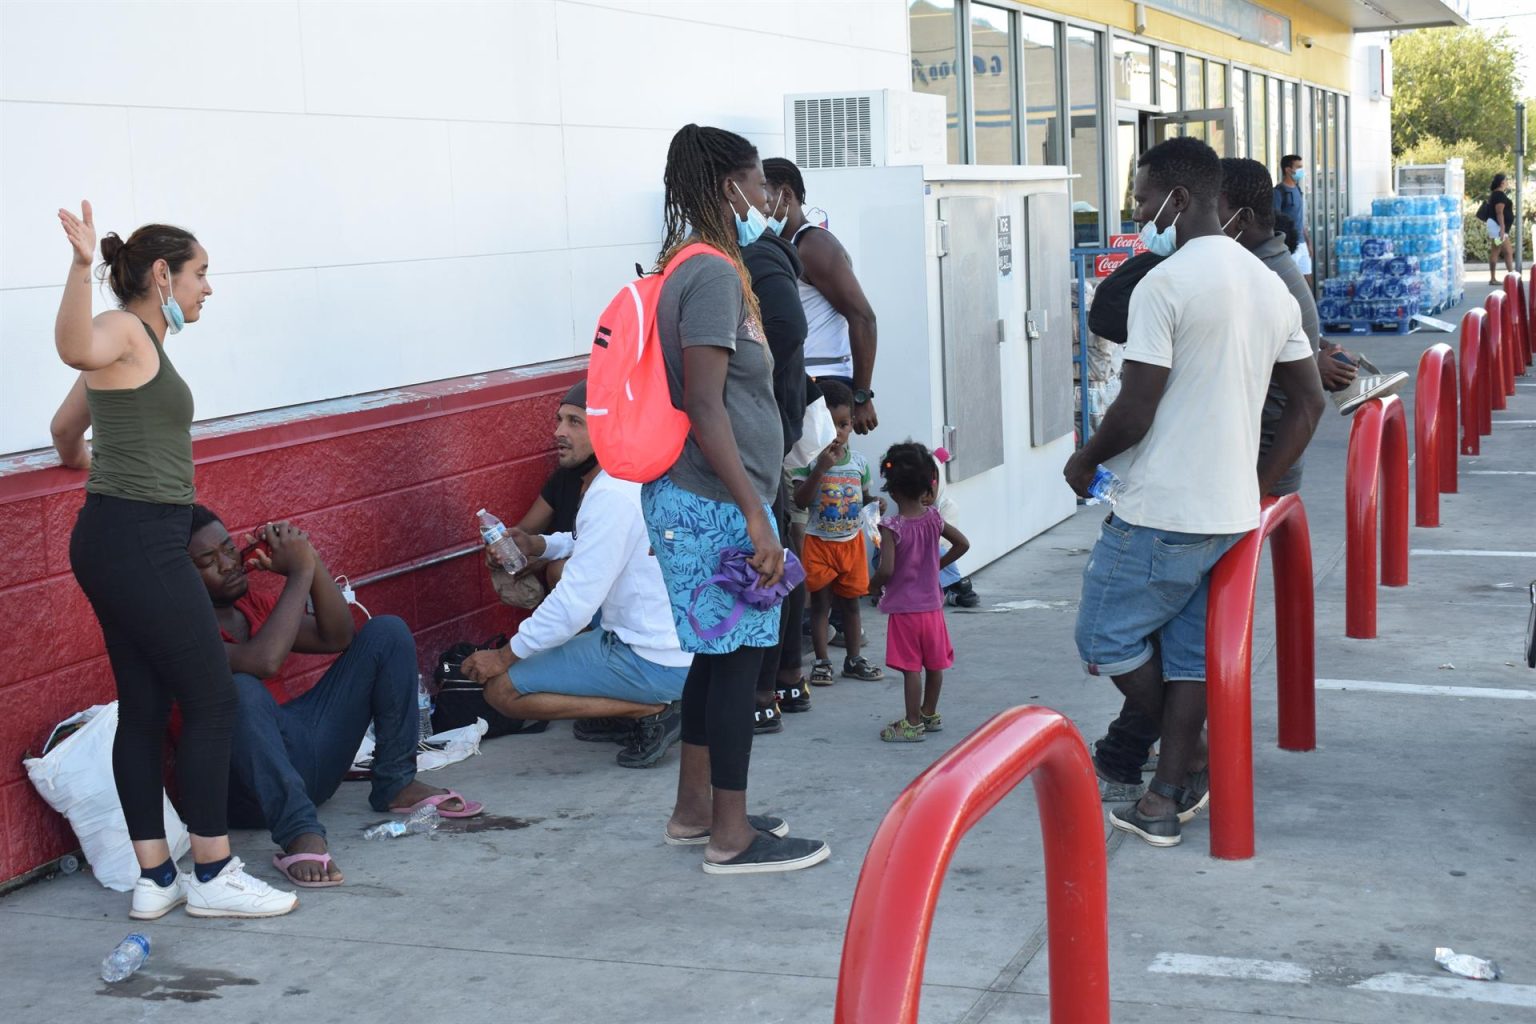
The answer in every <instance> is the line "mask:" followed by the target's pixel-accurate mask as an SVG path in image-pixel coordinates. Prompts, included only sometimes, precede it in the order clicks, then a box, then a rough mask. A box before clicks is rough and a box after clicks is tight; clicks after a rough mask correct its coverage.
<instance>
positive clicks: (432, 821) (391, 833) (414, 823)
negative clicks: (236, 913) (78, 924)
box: [129, 804, 443, 938]
mask: <svg viewBox="0 0 1536 1024" xmlns="http://www.w3.org/2000/svg"><path fill="white" fill-rule="evenodd" d="M442 822H443V819H442V818H441V816H439V815H438V813H437V807H436V806H435V805H433V804H428V805H427V806H425V807H422V808H420V809H419V810H415V811H412V812H411V813H410V815H409V816H407V817H406V818H405V819H404V820H402V821H384V822H380V823H379V824H377V825H375V826H373V828H370V829H369V830H368V831H366V832H364V833H363V838H364V839H397V838H399V837H400V836H409V835H415V834H416V833H418V832H436V831H437V826H439V825H441V824H442ZM129 938H133V936H131V935H130V936H129Z"/></svg>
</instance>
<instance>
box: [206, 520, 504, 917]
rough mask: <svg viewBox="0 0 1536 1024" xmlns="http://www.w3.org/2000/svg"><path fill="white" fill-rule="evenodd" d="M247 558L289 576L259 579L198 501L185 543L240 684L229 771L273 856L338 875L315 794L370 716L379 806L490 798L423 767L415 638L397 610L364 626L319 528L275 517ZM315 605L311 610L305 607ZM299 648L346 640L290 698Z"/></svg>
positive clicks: (246, 814)
mask: <svg viewBox="0 0 1536 1024" xmlns="http://www.w3.org/2000/svg"><path fill="white" fill-rule="evenodd" d="M246 539H247V541H256V540H259V541H261V542H264V543H265V544H266V545H267V548H268V551H263V550H261V549H260V548H257V549H256V550H255V551H254V552H252V555H253V557H251V559H250V562H251V565H250V566H249V567H250V568H254V569H256V570H258V571H261V572H268V573H272V574H274V575H277V576H280V577H282V579H283V590H282V593H281V595H279V596H278V597H273V596H272V595H271V594H264V593H260V592H252V591H251V583H250V577H249V575H248V573H247V572H246V570H247V565H246V564H245V563H244V561H243V560H242V558H241V554H242V551H241V549H240V548H237V547H236V546H235V542H234V539H233V538H231V537H230V535H229V531H228V530H227V529H225V527H224V523H223V521H222V520H221V519H220V518H219V516H218V514H217V513H215V512H214V511H213V510H212V509H209V508H206V507H204V506H202V505H195V506H193V508H192V538H191V540H190V541H188V543H187V554H188V555H189V556H190V558H191V560H192V564H193V565H195V566H196V567H197V571H198V574H199V575H200V576H201V578H202V581H203V586H204V587H205V588H206V589H207V591H208V597H209V599H210V600H211V601H212V602H213V608H214V614H215V615H216V616H217V617H218V620H219V632H220V634H221V636H222V638H223V640H224V651H225V654H226V656H227V657H228V660H229V667H230V670H231V671H232V672H233V673H234V680H235V690H236V692H237V693H238V694H239V698H240V714H239V716H238V717H237V718H236V720H235V733H234V743H233V746H232V755H231V764H230V767H231V771H230V782H229V785H230V818H231V820H233V821H234V823H235V824H236V825H237V826H238V827H240V828H264V829H267V830H268V831H269V832H270V833H271V835H272V841H273V842H274V843H276V844H277V845H278V846H280V847H282V849H283V852H282V853H281V854H278V855H276V856H274V857H273V858H272V865H273V867H275V868H277V869H278V870H279V871H281V872H282V873H283V874H284V875H286V876H288V880H289V881H290V882H292V883H293V884H294V885H298V886H302V887H304V888H307V889H318V888H324V887H327V886H334V885H340V884H341V883H342V881H343V880H344V879H343V876H342V873H341V869H340V868H338V867H337V866H336V863H335V861H334V860H332V858H331V852H330V845H329V842H328V840H327V838H326V832H325V826H323V825H322V824H320V815H319V812H318V811H317V810H316V807H317V806H318V805H320V804H323V803H325V802H326V801H327V800H329V799H330V798H331V797H332V796H333V795H334V794H335V793H336V789H337V787H339V786H340V785H341V781H342V779H344V778H346V775H347V771H348V770H349V769H350V768H351V767H352V761H353V759H354V758H355V757H356V756H357V750H358V745H359V744H361V743H362V741H363V735H364V734H365V733H366V732H367V731H368V728H369V726H370V725H371V726H372V727H373V735H374V740H375V743H374V748H373V751H374V752H373V770H372V776H373V792H372V794H371V795H370V796H369V801H368V802H369V805H370V806H371V807H372V808H373V809H374V810H375V811H389V812H390V813H392V814H410V813H411V812H412V811H415V810H416V809H417V808H419V807H423V806H426V805H428V804H431V805H433V806H436V807H437V809H438V812H439V813H441V814H442V815H443V817H445V818H470V817H474V816H475V815H477V814H479V813H480V812H481V810H482V809H483V808H482V807H481V805H480V804H477V803H473V802H471V801H466V800H465V799H464V798H463V797H462V796H460V795H459V794H458V793H455V792H453V791H452V790H447V789H438V788H437V787H435V786H428V785H426V784H425V783H422V782H418V781H416V749H417V745H418V740H419V739H420V736H419V735H418V729H419V725H418V722H419V717H418V715H417V713H416V691H417V687H418V685H419V680H418V676H417V673H416V640H415V638H413V637H412V636H411V631H410V629H409V628H408V627H407V626H406V624H405V623H404V622H403V621H401V620H400V619H398V618H396V617H395V616H393V615H380V616H378V617H376V618H372V619H369V620H368V621H367V622H366V623H364V624H363V627H362V628H361V629H356V628H354V625H353V622H352V609H351V607H350V606H349V605H348V604H347V602H346V600H345V599H344V598H343V597H342V596H341V590H340V589H339V588H338V587H337V586H336V583H335V581H334V580H333V579H332V578H331V574H330V571H329V570H328V569H326V567H325V563H324V562H322V561H321V560H320V555H319V553H318V552H316V551H315V548H314V545H312V544H311V543H310V542H309V535H308V534H306V533H305V532H304V531H303V530H300V529H298V528H297V527H295V526H292V525H291V524H289V523H282V522H279V523H270V524H268V525H266V526H263V527H262V528H261V529H260V530H259V531H257V536H256V537H248V538H246ZM309 608H313V611H310V610H308V609H309ZM290 654H339V655H340V657H339V658H337V659H336V660H335V661H334V662H332V663H331V666H330V667H329V668H328V669H326V672H325V675H323V676H321V677H320V680H319V682H317V683H315V685H314V686H312V687H311V688H310V689H309V690H307V691H305V693H304V694H303V695H302V696H300V697H297V698H294V699H289V696H288V689H287V687H286V686H284V685H283V681H282V672H283V663H284V662H285V661H287V660H288V656H289V655H290Z"/></svg>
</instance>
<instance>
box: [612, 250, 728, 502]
mask: <svg viewBox="0 0 1536 1024" xmlns="http://www.w3.org/2000/svg"><path fill="white" fill-rule="evenodd" d="M706 253H707V254H711V255H714V256H718V257H719V258H720V259H726V258H727V257H726V255H725V254H724V253H722V252H721V251H720V250H719V249H716V248H715V247H713V246H710V245H705V244H704V243H702V242H695V243H694V244H692V245H688V246H684V247H683V248H682V249H680V250H679V251H678V252H677V253H676V254H674V255H673V257H672V259H671V260H670V261H669V262H668V263H667V266H666V269H665V270H663V271H662V272H661V273H659V274H650V275H647V276H645V277H642V278H639V279H638V280H635V281H632V282H630V283H629V284H627V285H625V286H624V288H623V289H622V290H621V291H620V292H619V294H617V295H615V296H614V297H613V301H612V302H610V303H608V308H607V309H605V310H603V315H602V316H601V317H600V318H599V319H598V321H597V334H596V335H595V336H594V337H593V339H592V360H591V363H590V365H589V366H588V367H587V431H588V434H589V435H590V437H591V439H592V450H593V452H594V453H596V455H597V462H598V465H600V466H602V467H603V471H604V472H605V473H607V474H608V475H609V476H612V477H615V478H617V479H619V480H630V481H633V482H635V483H650V482H651V481H652V480H655V479H658V478H659V477H661V476H662V475H663V474H665V473H666V472H667V470H669V469H671V468H672V466H673V464H674V463H676V462H677V459H678V456H680V455H681V454H682V452H683V443H684V442H685V441H687V440H688V430H689V423H688V414H687V413H685V412H683V410H681V409H679V408H677V407H676V406H675V405H673V404H672V391H671V388H670V387H669V386H668V383H667V367H666V363H665V361H664V360H663V359H662V355H661V334H660V332H659V331H658V330H657V327H656V307H657V306H658V305H659V304H660V302H661V289H662V287H663V286H664V285H665V284H666V283H667V278H668V277H670V276H671V275H672V271H674V270H676V269H677V268H678V267H680V266H682V265H683V263H684V261H686V260H687V259H689V258H690V257H693V256H699V255H703V254H706Z"/></svg>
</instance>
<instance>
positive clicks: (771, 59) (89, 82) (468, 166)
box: [0, 0, 908, 453]
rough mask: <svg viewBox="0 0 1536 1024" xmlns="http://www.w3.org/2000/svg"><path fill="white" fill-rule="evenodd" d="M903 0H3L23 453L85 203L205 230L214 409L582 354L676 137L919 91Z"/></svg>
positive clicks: (7, 394) (651, 203)
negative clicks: (834, 92) (706, 67)
mask: <svg viewBox="0 0 1536 1024" xmlns="http://www.w3.org/2000/svg"><path fill="white" fill-rule="evenodd" d="M906 11H907V5H906V2H905V0H840V2H831V0H829V2H818V3H812V2H807V0H795V2H790V3H778V4H767V3H747V4H736V3H729V2H715V0H708V2H702V0H701V2H694V0H657V2H650V0H644V2H641V0H506V2H494V3H480V2H442V3H435V2H427V0H350V2H337V0H220V2H216V3H213V2H210V3H180V2H170V0H165V2H161V0H121V2H113V3H63V2H27V0H16V2H12V0H4V2H0V154H3V158H0V453H5V452H13V451H18V450H21V449H25V448H30V447H36V446H41V445H44V444H46V443H47V440H48V431H47V426H48V418H49V416H50V415H51V414H52V412H53V409H54V407H55V406H56V405H57V402H58V400H59V398H60V397H62V394H63V391H64V390H65V389H66V388H67V386H68V383H69V381H70V380H71V379H72V373H71V371H69V370H68V369H67V368H65V367H63V366H62V365H61V364H60V363H59V362H58V359H57V357H56V356H55V354H54V351H53V344H52V334H53V318H54V315H55V312H56V310H57V303H58V296H59V291H60V285H61V283H62V281H63V274H64V273H65V271H66V269H67V262H66V261H67V260H68V248H67V245H66V243H65V241H64V239H63V235H62V232H61V231H60V230H59V227H58V223H57V219H56V217H55V213H54V211H55V210H56V209H57V208H58V207H59V206H61V205H65V204H78V202H79V200H80V199H81V198H82V197H84V198H89V199H91V200H92V202H93V204H94V205H95V207H96V215H97V216H96V219H97V227H98V231H99V233H102V234H104V233H105V232H106V231H108V230H115V231H118V232H119V233H121V234H123V235H124V236H125V237H126V236H127V235H128V233H130V232H131V231H132V230H133V229H134V228H135V227H137V226H138V225H139V224H141V223H144V222H146V221H150V220H160V221H167V222H170V223H175V224H181V225H184V226H186V227H188V228H190V229H191V230H193V231H194V232H196V233H197V234H198V236H199V238H201V239H202V240H203V242H204V244H205V245H206V246H207V248H208V250H209V253H210V256H211V257H212V277H211V280H212V283H213V287H214V296H213V298H212V299H211V300H210V302H209V304H208V306H207V308H206V310H205V312H206V314H207V318H206V320H205V321H204V322H203V323H201V324H198V325H196V326H195V327H192V328H190V329H189V330H188V331H187V332H186V333H185V334H183V335H182V336H180V337H179V338H177V339H174V340H173V342H172V347H171V354H172V358H173V359H174V360H175V361H176V363H177V366H178V367H179V368H183V370H184V372H185V373H186V375H187V377H188V380H189V381H190V382H191V384H192V387H193V391H194V393H195V394H196V396H197V402H198V415H199V418H208V417H213V416H222V415H229V414H234V413H240V412H251V411H256V410H260V409H268V408H275V407H280V406H285V405H292V404H296V403H300V402H307V401H312V400H317V399H323V398H330V397H335V396H338V395H345V394H356V393H359V392H364V391H370V390H377V389H381V388H388V387H395V386H400V385H404V384H411V383H418V382H421V381H425V380H434V379H440V378H444V377H449V376H455V375H460V374H465V373H474V372H479V371H483V370H490V369H497V368H500V367H504V366H514V365H519V364H527V363H534V362H543V361H547V360H550V359H556V358H562V357H564V356H568V355H572V354H584V353H586V352H587V351H588V349H589V346H590V343H591V332H592V328H593V325H594V324H595V323H596V318H597V315H598V313H599V312H601V310H602V307H603V306H604V305H605V304H606V303H607V302H608V300H609V299H611V298H612V297H613V295H614V293H615V292H616V291H617V290H618V289H619V288H620V287H621V286H622V285H623V284H624V283H625V282H626V281H628V280H630V279H631V278H632V277H633V276H634V265H635V264H636V263H637V262H639V263H641V264H643V265H645V266H647V267H649V266H650V264H651V262H652V261H653V260H654V259H655V256H656V249H657V247H658V243H659V241H660V235H661V230H662V220H661V198H662V188H661V174H662V166H663V164H664V162H665V157H666V149H667V145H668V143H669V141H670V140H671V137H672V134H673V133H674V132H675V131H676V130H677V128H678V127H679V126H681V125H682V124H684V123H687V122H689V121H696V122H699V123H703V124H716V125H720V126H722V127H726V128H730V129H732V130H735V131H739V132H742V133H743V134H745V135H747V136H748V138H750V139H751V140H752V141H753V142H754V143H755V144H756V145H757V146H758V147H759V149H760V150H761V151H762V154H763V155H764V156H765V157H766V156H775V155H779V154H781V153H782V152H783V147H784V140H783V135H782V132H783V125H782V123H781V119H782V109H783V100H782V97H783V94H784V93H786V92H809V91H817V90H829V89H878V88H898V89H900V88H906V87H907V78H908V70H907V63H908V57H907V41H906V32H907V28H906V24H907V13H906ZM61 40H68V47H69V49H68V64H67V67H68V69H69V70H68V72H67V73H66V72H64V71H63V70H62V69H63V67H64V66H65V65H63V64H61V60H62V59H63V58H61V56H60V52H61V51H60V41H61ZM700 54H716V55H719V57H720V59H721V61H722V62H724V63H723V65H722V66H724V67H725V68H727V69H728V70H727V71H726V72H725V73H719V72H714V71H711V72H709V73H704V72H702V71H701V65H700V61H699V57H700ZM110 303H111V298H110V296H106V295H97V296H96V298H95V304H96V308H97V309H98V310H102V309H106V308H110Z"/></svg>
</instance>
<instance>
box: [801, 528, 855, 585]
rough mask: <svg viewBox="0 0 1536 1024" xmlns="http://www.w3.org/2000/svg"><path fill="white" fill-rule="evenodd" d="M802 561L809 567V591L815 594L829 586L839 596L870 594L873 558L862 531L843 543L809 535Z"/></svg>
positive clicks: (807, 568)
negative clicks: (869, 554)
mask: <svg viewBox="0 0 1536 1024" xmlns="http://www.w3.org/2000/svg"><path fill="white" fill-rule="evenodd" d="M800 561H801V562H802V563H803V564H804V565H805V589H806V590H809V591H810V592H812V593H815V592H816V591H818V590H826V589H827V588H828V587H831V588H832V593H834V594H836V595H837V596H838V597H863V596H864V595H865V594H867V593H869V557H868V556H867V555H865V553H864V534H863V533H862V532H859V533H856V534H854V535H853V539H852V540H841V541H839V540H824V539H822V538H821V537H816V536H812V535H810V534H807V535H806V538H805V548H804V550H803V551H802V553H801V555H800Z"/></svg>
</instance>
